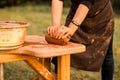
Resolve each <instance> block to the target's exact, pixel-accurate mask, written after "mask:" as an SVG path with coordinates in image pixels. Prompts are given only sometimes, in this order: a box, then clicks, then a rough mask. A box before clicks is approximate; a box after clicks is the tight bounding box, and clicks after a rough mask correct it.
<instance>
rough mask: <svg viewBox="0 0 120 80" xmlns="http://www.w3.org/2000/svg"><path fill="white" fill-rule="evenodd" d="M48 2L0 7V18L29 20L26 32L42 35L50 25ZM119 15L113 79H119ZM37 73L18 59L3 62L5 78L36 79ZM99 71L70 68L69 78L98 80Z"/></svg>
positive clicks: (116, 23)
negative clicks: (16, 60)
mask: <svg viewBox="0 0 120 80" xmlns="http://www.w3.org/2000/svg"><path fill="white" fill-rule="evenodd" d="M50 11H51V8H50V4H47V5H46V4H45V5H29V4H28V5H23V6H18V7H11V8H4V9H0V20H2V21H4V20H5V21H6V20H10V21H25V22H29V23H30V26H29V27H28V30H27V34H29V35H40V36H44V34H45V31H46V28H47V27H48V26H49V25H51V14H50ZM67 12H68V8H65V9H64V15H63V17H62V24H64V21H65V17H66V14H67ZM119 26H120V16H119V15H117V14H115V35H114V58H115V74H114V80H120V78H119V75H120V60H119V57H120V54H119V53H120V34H119V31H120V27H119ZM37 78H38V74H37V73H36V72H35V71H34V70H33V69H32V68H31V67H29V66H28V65H27V64H26V63H25V62H23V61H18V62H12V63H6V64H5V80H36V79H37ZM100 78H101V76H100V72H87V71H82V70H76V69H74V68H71V80H100Z"/></svg>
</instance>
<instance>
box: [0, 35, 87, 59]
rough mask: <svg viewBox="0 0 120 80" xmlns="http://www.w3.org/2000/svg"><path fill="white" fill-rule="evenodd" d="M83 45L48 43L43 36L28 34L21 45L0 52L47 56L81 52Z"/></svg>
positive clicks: (83, 49) (83, 48)
mask: <svg viewBox="0 0 120 80" xmlns="http://www.w3.org/2000/svg"><path fill="white" fill-rule="evenodd" d="M84 51H85V46H84V45H82V44H76V43H72V42H69V43H68V44H66V45H55V44H48V43H47V42H46V41H45V39H44V37H40V36H35V35H30V36H27V37H26V39H25V43H24V45H23V47H21V48H18V49H13V50H8V51H0V53H15V54H27V55H32V56H35V57H41V58H43V57H44V58H47V57H54V56H61V55H66V54H75V53H82V52H84Z"/></svg>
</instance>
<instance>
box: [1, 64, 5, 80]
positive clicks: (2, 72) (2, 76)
mask: <svg viewBox="0 0 120 80" xmlns="http://www.w3.org/2000/svg"><path fill="white" fill-rule="evenodd" d="M3 66H4V65H3V64H0V80H4V69H3Z"/></svg>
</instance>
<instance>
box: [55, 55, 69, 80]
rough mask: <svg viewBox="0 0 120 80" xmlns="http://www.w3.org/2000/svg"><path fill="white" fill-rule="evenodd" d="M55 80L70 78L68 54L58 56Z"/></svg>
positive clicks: (67, 79)
mask: <svg viewBox="0 0 120 80" xmlns="http://www.w3.org/2000/svg"><path fill="white" fill-rule="evenodd" d="M57 80H70V55H69V54H68V55H63V56H59V57H58V74H57Z"/></svg>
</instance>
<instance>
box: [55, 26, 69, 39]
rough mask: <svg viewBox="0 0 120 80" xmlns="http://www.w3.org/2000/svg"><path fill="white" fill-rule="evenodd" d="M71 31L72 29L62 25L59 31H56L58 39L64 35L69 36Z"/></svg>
mask: <svg viewBox="0 0 120 80" xmlns="http://www.w3.org/2000/svg"><path fill="white" fill-rule="evenodd" d="M69 33H70V29H69V28H68V27H65V26H62V27H61V28H59V29H58V32H57V33H56V37H55V38H57V39H61V38H62V37H63V36H64V38H65V36H68V35H69Z"/></svg>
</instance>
